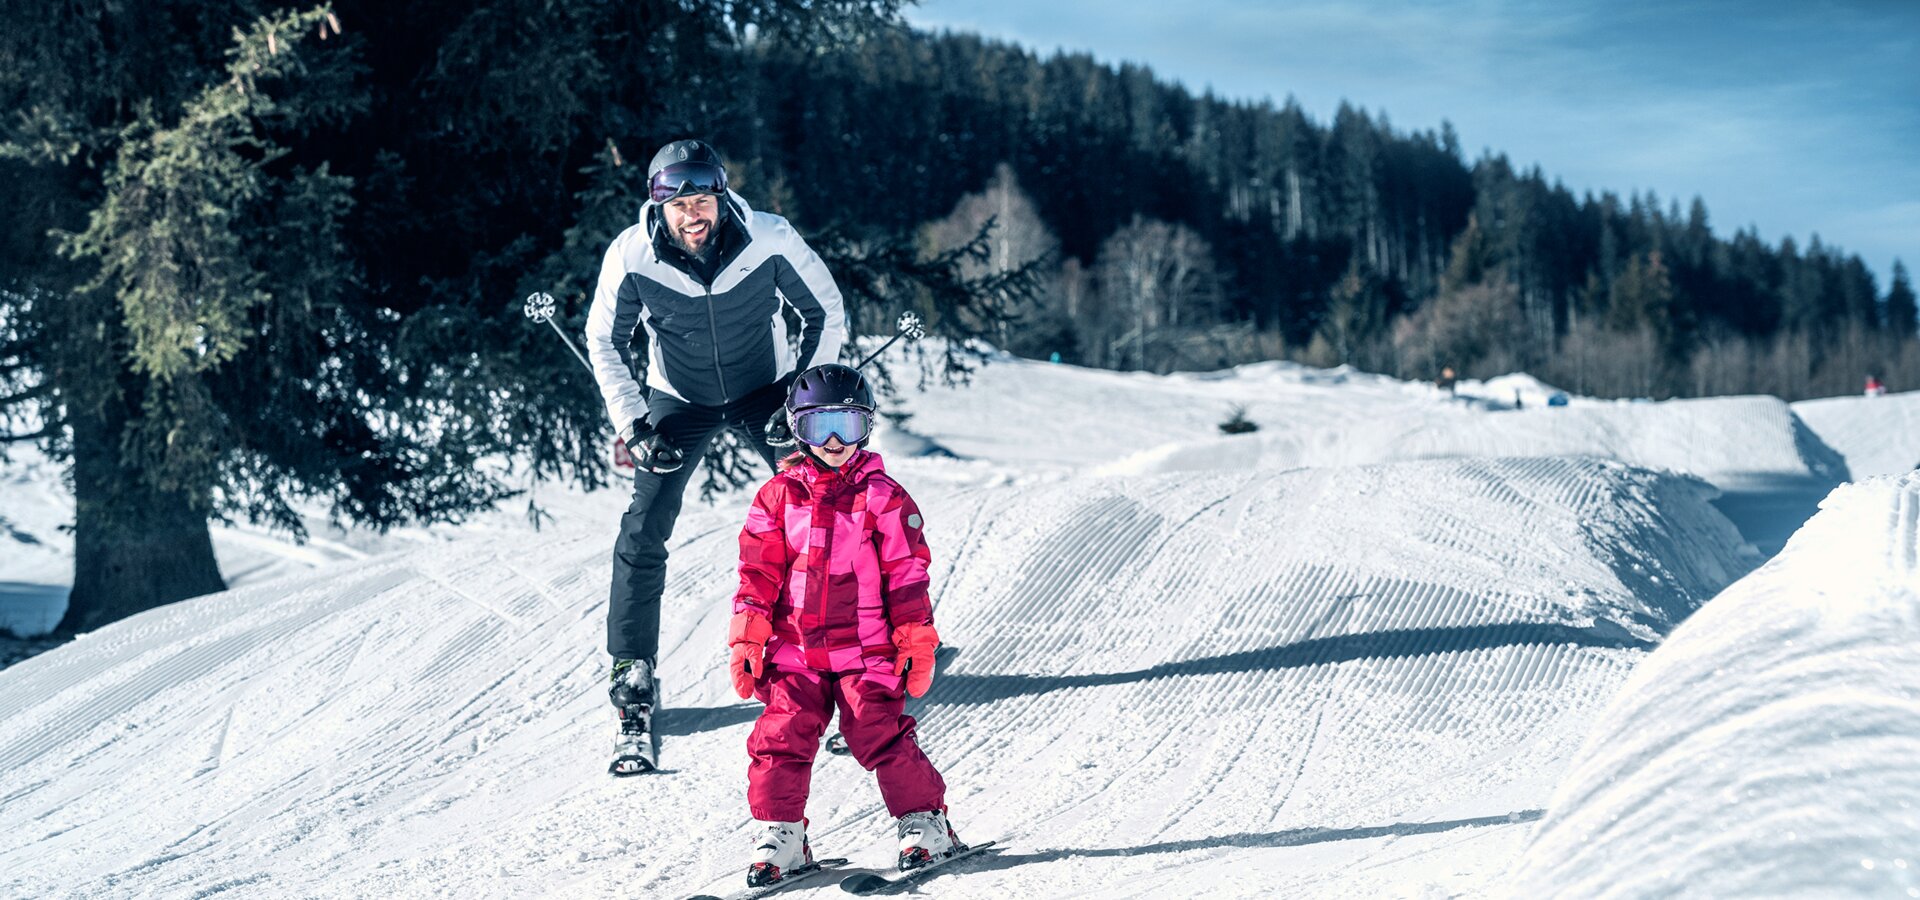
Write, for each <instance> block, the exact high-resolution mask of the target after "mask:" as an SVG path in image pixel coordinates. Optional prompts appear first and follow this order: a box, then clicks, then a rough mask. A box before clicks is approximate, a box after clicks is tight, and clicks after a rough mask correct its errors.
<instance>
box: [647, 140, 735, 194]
mask: <svg viewBox="0 0 1920 900" xmlns="http://www.w3.org/2000/svg"><path fill="white" fill-rule="evenodd" d="M647 193H648V195H649V196H651V197H652V198H653V200H654V202H656V203H665V202H667V201H668V200H672V199H673V198H675V197H682V196H685V195H687V194H717V195H720V196H725V195H726V193H727V169H726V167H725V166H723V165H721V164H720V154H718V153H715V152H713V148H712V147H709V146H707V145H706V143H705V142H704V141H695V140H683V141H674V142H673V143H670V144H668V145H666V146H665V147H661V148H660V152H658V153H655V154H654V155H653V162H650V163H648V164H647Z"/></svg>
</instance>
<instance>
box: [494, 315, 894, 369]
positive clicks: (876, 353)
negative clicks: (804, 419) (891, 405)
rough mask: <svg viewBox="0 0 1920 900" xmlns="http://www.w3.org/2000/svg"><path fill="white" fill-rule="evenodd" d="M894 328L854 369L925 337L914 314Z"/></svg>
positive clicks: (865, 365)
mask: <svg viewBox="0 0 1920 900" xmlns="http://www.w3.org/2000/svg"><path fill="white" fill-rule="evenodd" d="M529 315H531V313H529ZM895 327H897V328H898V329H899V330H898V331H895V332H894V333H893V337H890V338H887V342H886V343H884V344H881V345H880V349H878V350H875V351H873V352H872V353H869V354H867V358H866V359H863V360H861V361H860V364H859V365H857V366H854V368H856V369H864V368H866V367H867V363H870V362H873V361H874V360H875V359H878V358H879V356H880V354H882V353H885V352H887V348H888V347H891V346H893V342H894V341H897V340H899V339H901V338H906V339H907V341H908V343H912V342H914V341H917V340H919V339H921V338H923V337H926V336H927V330H926V329H925V328H922V327H920V317H919V316H918V315H917V314H914V313H910V312H904V313H901V314H900V320H899V321H898V322H896V323H895Z"/></svg>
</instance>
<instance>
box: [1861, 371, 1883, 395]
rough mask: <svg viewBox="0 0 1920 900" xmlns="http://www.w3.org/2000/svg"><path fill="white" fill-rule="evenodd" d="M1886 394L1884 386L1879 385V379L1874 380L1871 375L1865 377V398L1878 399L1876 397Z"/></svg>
mask: <svg viewBox="0 0 1920 900" xmlns="http://www.w3.org/2000/svg"><path fill="white" fill-rule="evenodd" d="M1886 392H1887V386H1886V385H1884V384H1881V383H1880V379H1878V378H1875V377H1874V376H1872V375H1868V376H1867V391H1866V394H1867V396H1869V397H1878V396H1881V395H1882V394H1885V393H1886Z"/></svg>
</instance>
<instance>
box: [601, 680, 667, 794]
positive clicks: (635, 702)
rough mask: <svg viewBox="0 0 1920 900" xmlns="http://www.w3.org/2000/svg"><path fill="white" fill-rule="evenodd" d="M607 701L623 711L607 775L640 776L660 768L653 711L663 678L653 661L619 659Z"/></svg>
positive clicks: (608, 688) (609, 687)
mask: <svg viewBox="0 0 1920 900" xmlns="http://www.w3.org/2000/svg"><path fill="white" fill-rule="evenodd" d="M611 680H612V684H610V685H609V686H608V687H607V698H608V699H610V700H612V701H613V706H614V708H615V709H617V710H619V711H620V736H619V737H617V738H615V739H614V743H613V764H612V765H610V766H608V767H607V771H608V772H610V773H612V774H614V775H617V776H626V775H639V774H641V773H642V772H651V771H653V770H654V769H656V768H659V766H660V745H659V743H658V742H657V741H655V740H654V737H653V711H654V707H655V705H656V704H657V703H658V702H659V697H660V677H659V676H658V675H656V674H654V668H653V660H650V659H619V660H614V663H613V677H612V679H611Z"/></svg>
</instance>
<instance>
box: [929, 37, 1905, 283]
mask: <svg viewBox="0 0 1920 900" xmlns="http://www.w3.org/2000/svg"><path fill="white" fill-rule="evenodd" d="M906 16H907V19H908V21H909V22H912V23H913V24H915V25H917V26H920V27H925V28H932V29H940V28H951V29H954V30H958V31H971V32H976V33H979V34H983V35H986V36H988V37H995V38H1000V39H1003V40H1007V41H1012V42H1016V43H1019V44H1023V45H1026V46H1029V47H1032V48H1034V49H1035V50H1038V51H1040V52H1041V53H1042V54H1043V55H1044V54H1050V53H1051V52H1052V51H1053V50H1055V49H1060V48H1064V49H1066V50H1070V51H1089V52H1091V53H1093V54H1094V56H1095V57H1097V58H1099V59H1101V60H1102V61H1105V62H1110V63H1118V62H1122V61H1131V62H1139V63H1145V64H1146V65H1148V66H1150V67H1151V68H1152V69H1153V70H1154V72H1155V73H1156V74H1158V75H1159V76H1160V77H1161V78H1163V79H1167V80H1172V81H1177V82H1180V83H1182V84H1184V85H1186V86H1187V87H1189V88H1191V89H1193V90H1194V91H1196V92H1197V91H1200V90H1203V89H1206V88H1208V87H1211V88H1212V89H1213V90H1214V92H1215V93H1217V94H1220V95H1222V96H1226V97H1230V98H1236V99H1259V98H1262V97H1268V98H1272V99H1273V100H1275V101H1276V102H1278V101H1281V100H1284V99H1285V98H1286V97H1288V96H1289V95H1291V96H1292V97H1294V98H1295V99H1297V100H1298V101H1299V102H1300V104H1301V106H1302V107H1303V108H1305V109H1306V111H1307V112H1308V114H1309V115H1311V116H1312V117H1313V118H1314V119H1316V120H1317V121H1320V122H1321V123H1323V124H1324V123H1326V122H1328V121H1330V120H1331V119H1332V116H1333V111H1334V110H1335V109H1336V108H1337V107H1338V106H1339V104H1340V101H1341V100H1343V99H1344V100H1346V101H1348V102H1350V103H1352V104H1354V105H1356V106H1360V107H1364V108H1366V109H1367V110H1369V111H1371V112H1374V113H1384V114H1386V115H1387V117H1388V119H1389V120H1390V121H1391V122H1392V123H1393V126H1394V128H1395V129H1397V130H1400V131H1409V130H1426V129H1432V128H1438V127H1439V125H1440V123H1441V121H1442V120H1447V121H1451V122H1452V123H1453V125H1454V128H1455V129H1456V130H1457V131H1458V132H1459V134H1460V141H1461V144H1462V145H1463V146H1464V147H1465V148H1466V149H1467V152H1468V155H1469V157H1470V158H1471V157H1478V156H1479V154H1480V151H1481V149H1483V148H1491V149H1493V150H1495V151H1496V152H1502V153H1505V154H1507V156H1508V157H1509V158H1510V159H1512V160H1513V162H1514V164H1515V165H1516V166H1518V167H1521V168H1526V167H1529V166H1532V165H1534V164H1538V165H1539V166H1540V168H1541V170H1542V171H1543V172H1545V173H1546V175H1547V177H1548V178H1549V179H1556V178H1557V179H1559V180H1561V181H1562V182H1564V183H1565V184H1566V185H1567V186H1568V187H1569V188H1571V189H1573V190H1574V191H1575V192H1585V191H1593V192H1595V193H1598V192H1599V191H1602V190H1611V191H1614V192H1616V193H1620V194H1626V193H1629V192H1636V191H1638V192H1644V191H1647V190H1652V191H1654V192H1655V193H1657V194H1658V195H1659V196H1660V198H1661V203H1662V205H1663V206H1664V205H1666V204H1667V202H1668V201H1669V200H1671V199H1673V198H1678V199H1680V201H1681V204H1682V206H1683V207H1684V206H1685V204H1686V202H1687V201H1689V200H1690V199H1691V198H1692V197H1694V196H1695V195H1698V196H1700V197H1701V198H1702V199H1703V200H1705V201H1706V204H1707V210H1708V212H1709V214H1710V216H1711V218H1712V222H1713V227H1714V231H1715V233H1717V234H1719V235H1721V236H1722V237H1725V236H1730V235H1731V234H1732V233H1733V232H1734V231H1735V230H1736V229H1739V228H1744V227H1746V226H1749V225H1753V226H1757V227H1758V228H1759V231H1760V235H1761V237H1762V238H1763V239H1765V240H1767V241H1768V242H1770V243H1776V244H1777V243H1778V242H1779V240H1780V239H1781V238H1783V237H1786V236H1789V235H1791V236H1792V237H1793V238H1794V240H1795V241H1797V242H1798V243H1799V244H1800V245H1801V247H1802V249H1804V248H1805V246H1806V243H1807V240H1808V237H1809V236H1810V235H1813V234H1818V235H1819V236H1820V238H1821V239H1822V240H1823V241H1825V242H1826V243H1828V244H1830V245H1838V246H1840V247H1841V248H1843V249H1844V250H1846V251H1847V252H1849V253H1855V254H1859V255H1860V257H1861V258H1862V259H1863V260H1865V262H1866V263H1867V265H1868V266H1869V267H1870V268H1872V269H1873V271H1874V273H1875V275H1876V276H1877V278H1878V280H1879V285H1880V290H1881V292H1882V293H1885V291H1886V288H1887V283H1888V279H1889V278H1890V277H1891V276H1890V273H1891V271H1892V268H1893V260H1894V259H1895V258H1896V257H1898V258H1900V259H1901V260H1903V261H1904V262H1905V263H1906V265H1907V268H1908V270H1909V271H1910V272H1913V271H1915V270H1916V269H1920V0H1828V2H1822V0H1803V2H1797V3H1788V2H1771V0H1752V2H1724V0H1712V2H1685V0H1674V2H1665V3H1660V2H1646V0H1620V2H1589V0H1581V2H1561V3H1553V2H1543V0H1430V2H1420V3H1413V2H1401V3H1390V2H1384V0H1364V2H1346V3H1336V2H1303V3H1262V2H1256V0H1183V2H1178V3H1146V2H1138V0H1126V2H1115V0H923V2H922V3H921V4H920V5H919V6H915V7H909V8H908V9H907V12H906Z"/></svg>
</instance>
